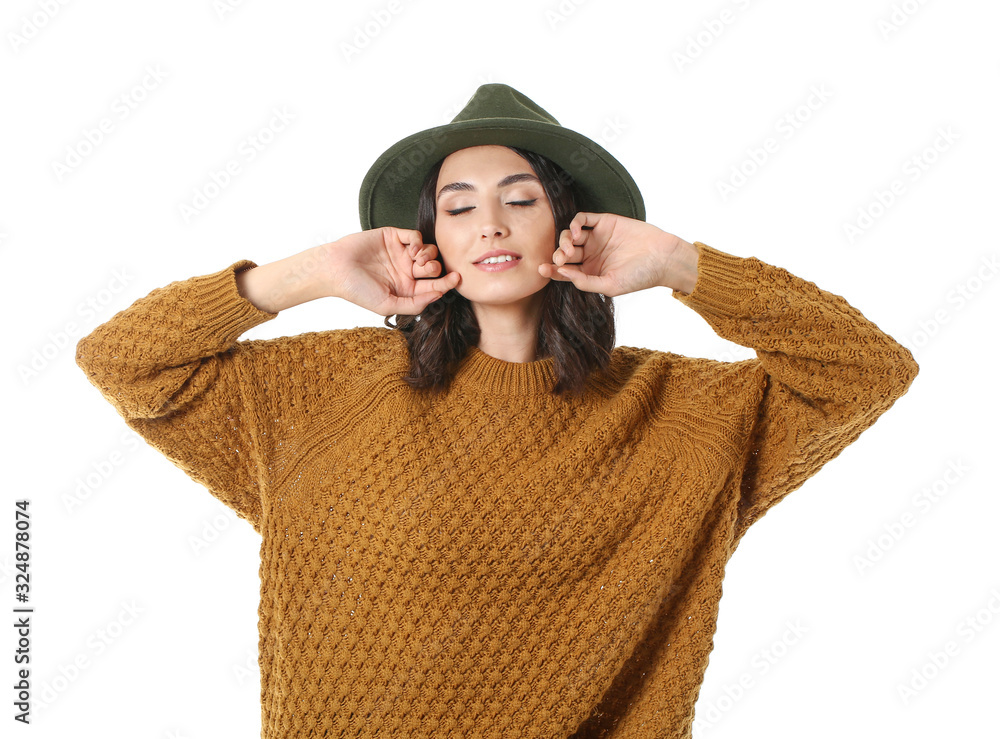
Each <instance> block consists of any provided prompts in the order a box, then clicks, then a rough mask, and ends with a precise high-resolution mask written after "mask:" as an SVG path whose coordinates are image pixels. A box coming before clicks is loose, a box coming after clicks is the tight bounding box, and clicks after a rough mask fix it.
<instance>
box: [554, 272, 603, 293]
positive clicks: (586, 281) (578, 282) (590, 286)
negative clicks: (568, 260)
mask: <svg viewBox="0 0 1000 739" xmlns="http://www.w3.org/2000/svg"><path fill="white" fill-rule="evenodd" d="M556 272H558V273H559V274H561V275H562V276H563V277H566V278H567V279H569V280H570V282H572V283H573V285H574V286H575V287H576V289H577V290H583V291H584V292H588V293H599V292H601V281H600V280H599V279H597V278H596V277H594V276H593V275H588V274H587V273H586V272H582V271H580V270H579V269H576V268H574V267H559V268H558V269H557V270H556Z"/></svg>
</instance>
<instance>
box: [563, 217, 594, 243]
mask: <svg viewBox="0 0 1000 739" xmlns="http://www.w3.org/2000/svg"><path fill="white" fill-rule="evenodd" d="M600 220H601V214H600V213H590V212H587V211H583V210H581V211H579V212H577V214H576V215H575V216H573V220H572V221H570V222H569V231H570V233H571V234H572V236H573V241H574V243H577V242H579V241H580V238H581V235H582V236H583V238H584V239H586V237H587V235H588V234H587V232H588V231H592V230H593V229H594V227H595V226H596V225H597V224H598V223H599V222H600Z"/></svg>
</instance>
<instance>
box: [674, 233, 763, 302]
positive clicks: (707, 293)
mask: <svg viewBox="0 0 1000 739" xmlns="http://www.w3.org/2000/svg"><path fill="white" fill-rule="evenodd" d="M694 246H695V247H696V248H697V249H698V278H697V280H696V282H695V285H694V290H692V291H691V292H690V293H684V292H680V291H679V290H674V291H673V297H674V298H676V299H677V300H679V301H681V302H682V303H684V305H686V306H688V307H689V308H691V309H692V310H695V311H697V312H698V313H700V314H701V315H703V316H706V315H727V316H729V315H734V314H743V313H744V312H745V311H746V309H747V306H748V304H749V301H750V299H751V298H752V297H753V295H754V283H753V282H752V281H749V280H748V279H747V274H746V265H747V262H748V259H746V258H744V257H737V256H734V255H732V254H727V253H726V252H724V251H719V250H718V249H713V248H712V247H711V246H708V245H707V244H705V243H702V242H701V241H695V242H694Z"/></svg>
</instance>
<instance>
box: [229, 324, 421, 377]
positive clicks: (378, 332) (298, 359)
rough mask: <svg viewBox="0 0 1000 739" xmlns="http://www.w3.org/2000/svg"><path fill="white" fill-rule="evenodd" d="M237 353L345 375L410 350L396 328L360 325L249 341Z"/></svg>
mask: <svg viewBox="0 0 1000 739" xmlns="http://www.w3.org/2000/svg"><path fill="white" fill-rule="evenodd" d="M236 350H237V351H238V352H239V353H240V354H241V355H242V357H243V358H244V359H245V360H246V361H249V362H250V363H259V362H265V363H268V364H271V365H276V366H282V365H288V364H294V365H295V366H296V367H298V368H302V369H306V370H316V371H319V372H322V371H323V370H328V371H336V372H343V371H344V370H350V369H357V368H359V367H361V366H364V365H368V364H370V363H372V362H391V361H392V360H394V359H398V358H400V357H402V356H405V355H406V352H407V347H406V339H405V337H403V336H402V335H401V334H400V332H399V331H397V330H395V329H390V328H387V327H384V326H357V327H355V328H343V329H328V330H325V331H307V332H305V333H301V334H295V335H294V336H279V337H276V338H272V339H249V340H244V341H239V342H237V345H236Z"/></svg>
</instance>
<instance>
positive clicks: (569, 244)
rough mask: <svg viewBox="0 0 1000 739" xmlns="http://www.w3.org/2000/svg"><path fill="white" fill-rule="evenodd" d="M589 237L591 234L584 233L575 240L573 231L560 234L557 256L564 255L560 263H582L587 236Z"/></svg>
mask: <svg viewBox="0 0 1000 739" xmlns="http://www.w3.org/2000/svg"><path fill="white" fill-rule="evenodd" d="M589 235H590V232H588V231H584V232H583V234H582V236H580V237H577V238H574V237H573V234H572V231H571V229H568V228H567V229H563V231H562V233H560V234H559V244H558V249H557V250H556V254H562V255H563V259H562V262H559V263H560V264H565V263H566V262H582V261H583V249H584V247H585V246H586V242H587V236H589ZM553 261H555V260H553Z"/></svg>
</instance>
